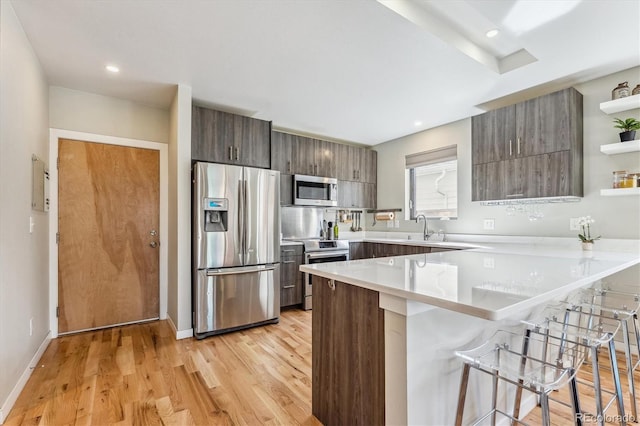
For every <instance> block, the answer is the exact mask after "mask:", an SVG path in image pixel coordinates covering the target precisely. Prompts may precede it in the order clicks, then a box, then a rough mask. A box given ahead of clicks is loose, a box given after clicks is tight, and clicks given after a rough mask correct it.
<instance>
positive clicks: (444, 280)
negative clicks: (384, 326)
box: [300, 238, 640, 320]
mask: <svg viewBox="0 0 640 426" xmlns="http://www.w3.org/2000/svg"><path fill="white" fill-rule="evenodd" d="M366 240H367V241H371V239H369V238H367V239H366ZM449 244H453V243H449ZM460 244H463V243H460ZM467 246H469V245H467ZM473 246H475V247H478V248H472V249H468V250H455V251H446V252H438V253H428V254H416V255H410V256H395V257H386V258H374V259H362V260H352V261H346V262H333V263H318V264H313V265H302V266H301V267H300V270H301V271H303V272H308V273H311V274H314V275H319V276H322V277H325V278H329V279H335V280H337V281H342V282H345V283H348V284H353V285H356V286H360V287H364V288H368V289H371V290H375V291H378V292H380V293H382V294H388V295H393V296H397V297H400V298H404V299H407V300H411V301H416V302H421V303H425V304H429V305H432V306H437V307H440V308H444V309H448V310H452V311H456V312H460V313H464V314H468V315H472V316H476V317H479V318H484V319H489V320H502V319H505V318H508V317H509V316H512V315H513V314H515V313H518V312H520V311H522V310H525V309H530V308H533V307H535V306H538V305H540V304H542V303H544V302H547V301H550V300H552V299H557V298H559V297H563V296H564V295H566V294H568V293H569V292H570V291H572V290H575V289H578V288H580V287H583V286H586V285H588V284H590V283H592V282H594V281H597V280H599V279H602V278H605V277H607V276H609V275H611V274H614V273H616V272H619V271H622V270H624V269H626V268H629V267H631V266H633V265H636V264H639V263H640V253H638V252H637V251H633V252H615V251H597V250H596V251H593V252H583V251H581V250H579V249H571V248H566V247H562V246H544V245H534V246H530V245H526V244H508V243H488V244H486V243H485V244H473ZM451 248H454V247H451ZM455 248H458V247H455ZM459 248H465V247H459Z"/></svg>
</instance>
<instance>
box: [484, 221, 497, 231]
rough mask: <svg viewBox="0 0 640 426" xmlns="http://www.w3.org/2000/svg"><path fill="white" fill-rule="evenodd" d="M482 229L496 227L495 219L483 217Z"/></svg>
mask: <svg viewBox="0 0 640 426" xmlns="http://www.w3.org/2000/svg"><path fill="white" fill-rule="evenodd" d="M484 229H485V230H487V231H492V230H494V229H496V220H495V219H485V220H484Z"/></svg>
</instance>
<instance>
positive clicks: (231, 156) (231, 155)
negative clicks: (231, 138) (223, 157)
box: [229, 146, 233, 160]
mask: <svg viewBox="0 0 640 426" xmlns="http://www.w3.org/2000/svg"><path fill="white" fill-rule="evenodd" d="M229 160H233V147H232V146H230V147H229Z"/></svg>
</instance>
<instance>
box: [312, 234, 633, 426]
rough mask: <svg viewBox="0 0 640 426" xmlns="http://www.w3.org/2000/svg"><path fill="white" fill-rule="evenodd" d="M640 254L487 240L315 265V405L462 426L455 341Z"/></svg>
mask: <svg viewBox="0 0 640 426" xmlns="http://www.w3.org/2000/svg"><path fill="white" fill-rule="evenodd" d="M639 263H640V255H639V254H638V250H637V248H636V249H634V250H631V251H626V252H608V251H607V252H605V251H595V252H582V251H580V250H574V249H566V248H558V247H555V246H554V247H551V246H535V245H533V246H529V245H522V244H483V246H482V247H480V248H475V249H469V250H456V251H446V252H438V253H429V254H416V255H409V256H397V257H386V258H374V259H362V260H356V261H346V262H336V263H323V264H317V265H304V266H302V267H301V268H300V269H301V270H302V271H303V272H308V273H310V274H313V275H314V277H313V287H314V299H315V300H314V311H313V327H312V330H313V331H312V335H313V337H312V348H313V357H312V358H313V359H312V366H313V414H314V415H315V416H316V417H317V418H318V419H319V420H320V421H321V422H322V423H324V424H356V423H357V424H393V425H396V424H423V425H440V424H453V423H454V419H455V411H456V403H457V397H458V387H459V383H460V371H461V363H460V361H459V360H457V359H456V357H455V355H454V351H455V350H456V349H460V348H470V347H474V346H477V345H479V344H480V343H481V342H483V341H484V340H486V338H488V337H489V336H491V335H492V334H493V333H494V332H495V330H497V329H510V328H514V327H518V326H519V321H520V320H521V319H524V318H527V317H529V316H531V315H534V314H535V312H536V311H539V310H541V309H542V308H543V307H544V306H545V305H546V304H547V303H548V302H551V301H553V300H561V299H562V298H563V297H565V296H566V295H567V294H569V293H570V292H571V291H573V290H576V289H579V288H581V287H585V286H587V285H589V284H591V283H593V282H595V281H598V280H600V279H603V278H606V277H607V276H609V275H612V274H614V273H617V272H619V271H622V270H625V269H627V268H630V267H632V266H634V265H637V264H639ZM484 386H485V385H484V382H478V383H476V384H475V385H474V387H472V390H471V392H470V395H469V396H468V397H467V410H468V411H466V412H465V413H467V412H468V414H469V415H470V416H471V417H472V416H473V413H474V412H477V413H480V412H482V411H483V410H484V408H486V407H487V403H488V401H486V400H488V399H490V398H486V396H483V394H482V389H483V387H484ZM503 398H504V396H503ZM509 400H511V399H510V398H509ZM529 402H530V403H531V405H529V407H527V406H526V402H525V407H523V408H524V409H525V410H526V409H527V408H530V407H532V406H533V403H534V401H533V400H529Z"/></svg>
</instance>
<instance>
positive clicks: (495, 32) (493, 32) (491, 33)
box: [485, 28, 500, 38]
mask: <svg viewBox="0 0 640 426" xmlns="http://www.w3.org/2000/svg"><path fill="white" fill-rule="evenodd" d="M498 33H500V31H498V30H497V29H495V28H494V29H492V30H489V31H487V33H486V34H485V35H486V36H487V37H489V38H494V37H495V36H497V35H498Z"/></svg>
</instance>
